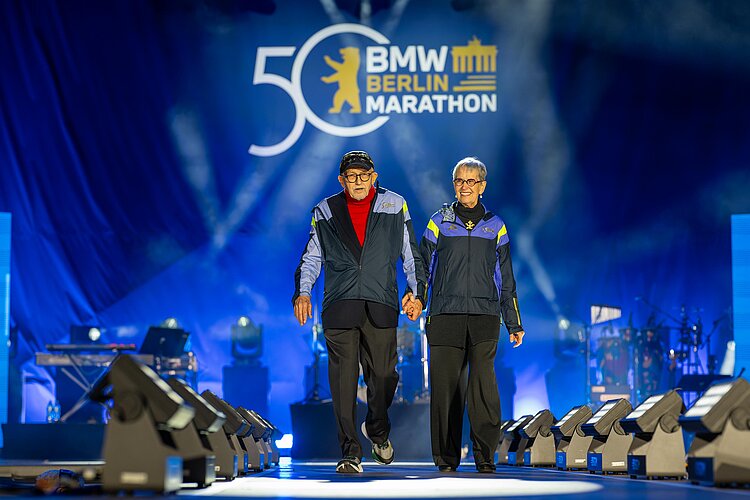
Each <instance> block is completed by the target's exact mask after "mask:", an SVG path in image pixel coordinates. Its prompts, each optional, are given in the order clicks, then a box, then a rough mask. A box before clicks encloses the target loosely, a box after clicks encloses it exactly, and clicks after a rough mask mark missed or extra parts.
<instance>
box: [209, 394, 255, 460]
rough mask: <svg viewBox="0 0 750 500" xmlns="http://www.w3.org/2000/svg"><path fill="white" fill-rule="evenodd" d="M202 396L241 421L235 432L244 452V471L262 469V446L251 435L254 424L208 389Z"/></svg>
mask: <svg viewBox="0 0 750 500" xmlns="http://www.w3.org/2000/svg"><path fill="white" fill-rule="evenodd" d="M206 393H210V397H207V396H206ZM203 396H204V397H205V398H206V399H207V400H208V401H209V402H210V403H211V404H213V405H214V406H216V407H217V408H218V409H219V410H221V411H222V412H224V413H226V414H227V415H230V414H233V415H234V416H235V417H236V418H237V419H239V421H241V422H242V424H243V425H242V426H241V427H240V428H239V430H238V431H237V432H236V437H237V442H238V444H239V446H240V449H241V450H242V452H243V453H244V460H243V463H245V464H246V467H245V472H246V473H247V472H249V471H250V470H253V471H262V470H263V462H264V456H263V450H262V448H261V447H260V446H259V445H258V442H257V440H256V439H255V437H254V436H253V432H254V431H255V425H253V423H252V422H250V421H248V420H247V419H245V417H244V416H243V414H242V413H240V412H239V411H238V409H237V408H235V407H234V406H232V405H230V404H229V403H228V402H226V401H225V400H223V399H221V398H220V397H218V396H216V395H215V394H213V393H211V392H210V391H204V394H203Z"/></svg>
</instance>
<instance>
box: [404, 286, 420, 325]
mask: <svg viewBox="0 0 750 500" xmlns="http://www.w3.org/2000/svg"><path fill="white" fill-rule="evenodd" d="M401 307H402V308H403V309H404V312H405V313H406V317H407V318H409V319H410V320H412V321H414V320H415V319H417V318H418V317H419V315H420V314H422V308H423V305H422V301H421V300H420V299H418V298H416V297H415V296H414V294H413V293H411V292H409V293H407V294H406V295H404V297H403V298H402V299H401Z"/></svg>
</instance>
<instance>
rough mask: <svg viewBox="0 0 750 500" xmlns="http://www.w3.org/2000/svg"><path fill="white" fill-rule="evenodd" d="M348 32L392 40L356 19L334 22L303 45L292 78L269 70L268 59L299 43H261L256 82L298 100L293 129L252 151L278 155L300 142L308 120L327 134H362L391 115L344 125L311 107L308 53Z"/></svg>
mask: <svg viewBox="0 0 750 500" xmlns="http://www.w3.org/2000/svg"><path fill="white" fill-rule="evenodd" d="M344 33H347V34H355V35H362V36H365V37H367V38H369V39H371V40H372V41H374V42H375V43H379V44H382V45H385V44H390V40H388V38H386V37H385V35H383V34H381V33H379V32H378V31H375V30H374V29H372V28H370V27H368V26H362V25H361V24H353V23H343V24H334V25H333V26H329V27H327V28H323V29H322V30H320V31H318V32H317V33H315V34H314V35H313V36H311V37H310V38H308V39H307V41H306V42H305V43H304V45H302V47H301V48H300V49H299V52H297V56H296V58H295V59H294V64H293V65H292V79H291V80H287V79H286V78H284V77H282V76H280V75H276V74H273V73H266V60H267V59H268V58H270V57H291V56H293V55H294V51H295V50H296V47H258V52H257V56H256V58H255V72H254V73H253V85H262V84H268V85H275V86H277V87H279V88H280V89H281V90H283V91H284V92H286V93H287V95H289V97H290V98H291V99H292V102H293V103H294V109H295V117H294V126H293V127H292V131H291V132H289V135H287V136H286V138H284V139H283V140H282V141H281V142H279V143H277V144H274V145H272V146H259V145H257V144H253V145H252V146H250V149H249V150H248V152H249V153H250V154H251V155H255V156H275V155H277V154H280V153H283V152H284V151H286V150H287V149H289V148H291V147H292V146H294V144H295V143H296V142H297V139H299V137H300V135H302V130H303V129H304V128H305V123H306V122H310V123H311V124H312V125H313V126H314V127H315V128H317V129H318V130H321V131H322V132H325V133H327V134H331V135H335V136H338V137H358V136H360V135H365V134H369V133H370V132H374V131H375V130H377V129H379V128H380V127H382V126H383V124H384V123H385V122H387V121H388V117H387V116H378V117H377V118H374V119H372V120H370V121H369V122H367V123H363V124H362V125H357V126H356V127H342V126H340V125H334V124H332V123H329V122H327V121H325V120H323V119H322V118H321V117H319V116H318V115H316V114H315V113H314V112H313V110H312V109H310V106H309V105H308V104H307V101H305V96H304V95H303V94H302V67H303V66H304V64H305V60H306V59H307V56H308V55H309V54H310V52H311V51H312V50H313V49H314V48H315V46H316V45H318V44H319V43H320V42H321V41H323V40H325V39H326V38H329V37H331V36H335V35H341V34H344Z"/></svg>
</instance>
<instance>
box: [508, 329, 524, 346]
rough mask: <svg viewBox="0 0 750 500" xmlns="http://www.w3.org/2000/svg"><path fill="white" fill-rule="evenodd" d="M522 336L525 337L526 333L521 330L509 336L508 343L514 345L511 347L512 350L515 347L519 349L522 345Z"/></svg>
mask: <svg viewBox="0 0 750 500" xmlns="http://www.w3.org/2000/svg"><path fill="white" fill-rule="evenodd" d="M524 335H526V332H524V331H523V330H521V331H520V332H516V333H511V334H510V343H511V344H515V345H514V346H513V349H515V348H516V347H520V346H521V344H523V336H524Z"/></svg>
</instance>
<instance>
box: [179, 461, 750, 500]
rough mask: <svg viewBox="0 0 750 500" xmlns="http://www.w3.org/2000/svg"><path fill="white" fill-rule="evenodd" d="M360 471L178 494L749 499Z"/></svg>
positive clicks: (672, 488)
mask: <svg viewBox="0 0 750 500" xmlns="http://www.w3.org/2000/svg"><path fill="white" fill-rule="evenodd" d="M364 466H365V472H364V473H363V474H359V475H343V474H336V472H335V470H334V469H335V462H302V461H294V462H291V461H289V459H286V461H284V462H282V464H281V465H280V466H279V467H278V468H275V469H271V470H268V471H265V472H262V473H259V474H255V475H253V476H250V477H244V478H238V479H235V480H234V481H231V482H217V483H214V484H213V485H211V486H210V487H209V488H207V489H205V490H187V491H186V490H182V491H181V492H180V493H179V495H180V496H195V495H198V496H212V497H255V498H280V497H281V498H347V499H349V498H353V499H357V498H364V499H367V498H480V497H481V498H485V499H486V498H494V497H503V498H507V497H519V498H520V497H523V498H557V497H564V498H571V499H573V498H591V499H606V500H615V499H638V500H643V499H646V498H653V499H656V498H658V499H662V498H670V499H683V498H685V499H698V498H701V499H711V498H723V497H727V496H730V497H740V496H742V497H750V491H748V490H734V489H726V488H725V489H719V488H708V487H701V486H694V485H692V484H690V483H688V482H686V481H639V480H632V479H629V478H628V477H626V476H598V475H593V474H589V473H588V472H585V473H578V472H562V471H557V470H551V469H531V468H526V467H523V468H518V467H509V466H502V467H499V468H498V471H497V473H496V474H494V475H490V474H478V473H477V472H475V471H474V468H473V464H466V465H462V467H461V468H459V471H458V472H454V473H440V472H438V471H437V470H436V469H435V467H434V466H433V465H432V464H431V463H425V462H395V463H394V464H392V465H389V466H380V465H377V464H375V463H373V462H371V461H369V462H365V464H364Z"/></svg>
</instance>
